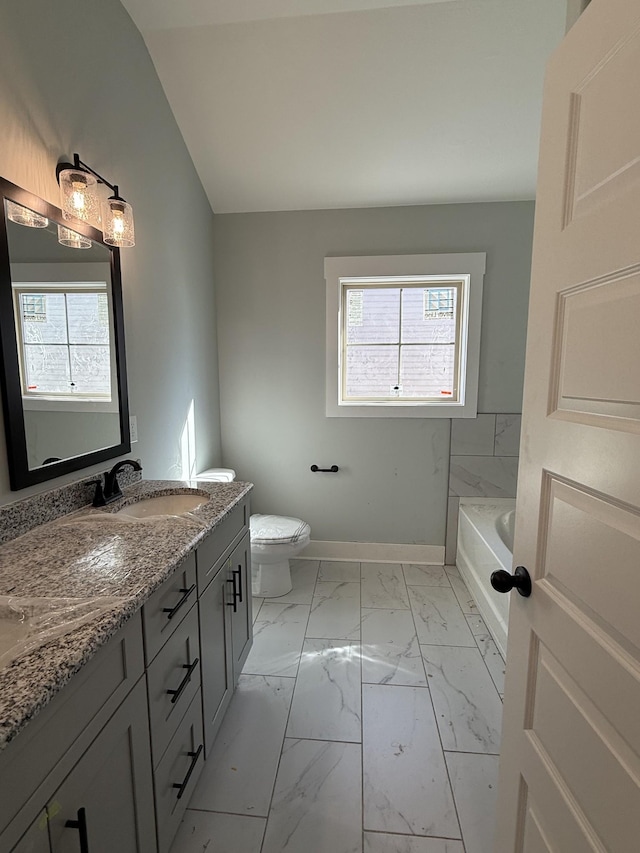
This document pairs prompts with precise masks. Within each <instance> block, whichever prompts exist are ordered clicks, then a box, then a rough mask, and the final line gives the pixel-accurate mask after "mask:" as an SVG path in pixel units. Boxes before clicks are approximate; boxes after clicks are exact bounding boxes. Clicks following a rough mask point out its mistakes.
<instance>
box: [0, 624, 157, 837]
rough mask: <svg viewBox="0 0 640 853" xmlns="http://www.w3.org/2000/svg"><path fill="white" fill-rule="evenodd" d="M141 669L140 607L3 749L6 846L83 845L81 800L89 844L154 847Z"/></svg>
mask: <svg viewBox="0 0 640 853" xmlns="http://www.w3.org/2000/svg"><path fill="white" fill-rule="evenodd" d="M143 672H144V661H143V654H142V625H141V619H140V614H136V615H135V616H134V617H132V618H131V619H130V620H129V621H128V622H127V623H126V625H125V626H124V627H123V628H122V629H121V630H120V631H119V632H118V633H117V634H116V636H114V637H113V638H112V640H111V641H110V642H109V643H108V644H107V645H106V646H104V647H103V648H102V649H101V650H100V651H99V652H98V653H97V654H96V656H95V657H94V658H93V659H92V660H91V661H89V662H88V663H87V664H86V665H85V666H84V667H83V668H82V670H80V672H79V673H78V674H77V675H76V676H74V678H73V679H72V681H71V682H70V683H69V684H68V685H67V686H66V687H65V688H64V689H63V690H61V691H60V692H59V693H58V694H57V695H56V696H55V697H54V699H53V700H52V701H51V702H50V704H49V705H47V707H46V708H44V709H43V710H42V712H41V713H40V714H38V716H37V717H36V718H35V719H34V720H33V721H32V722H31V723H30V724H29V726H28V727H27V728H26V729H25V731H24V732H21V733H20V735H19V736H18V737H17V738H15V739H14V740H13V741H12V742H11V743H10V744H8V746H7V747H6V749H5V750H4V751H3V752H2V753H0V790H2V798H0V827H1V831H0V850H1V851H2V853H4V851H18V853H67V851H70V852H71V851H73V853H78V851H79V850H80V849H81V848H80V842H79V832H78V830H77V829H75V828H73V827H67V826H66V822H67V820H77V819H78V812H79V810H80V809H84V810H85V812H84V814H85V816H86V817H87V821H88V833H89V834H90V835H89V837H90V838H91V839H93V840H92V844H91V845H90V846H89V849H90V850H91V853H95V851H100V850H104V851H107V850H109V851H113V850H117V851H118V853H150V851H155V849H156V840H155V827H154V820H153V783H152V777H151V754H150V749H149V720H148V710H147V698H146V684H145V679H144V676H143ZM105 827H112V828H111V829H110V830H109V832H110V834H111V836H114V834H115V837H116V842H115V843H113V844H111V843H106V842H104V843H103V841H101V840H100V838H101V837H102V836H103V835H104V833H105V832H106V831H107V830H106V829H105ZM113 827H115V828H116V829H113ZM105 839H109V834H107V835H106V836H105ZM101 845H102V846H101Z"/></svg>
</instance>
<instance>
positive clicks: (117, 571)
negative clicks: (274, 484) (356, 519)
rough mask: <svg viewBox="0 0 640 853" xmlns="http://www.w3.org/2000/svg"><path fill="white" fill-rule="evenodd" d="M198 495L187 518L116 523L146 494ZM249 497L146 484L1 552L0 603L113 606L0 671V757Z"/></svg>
mask: <svg viewBox="0 0 640 853" xmlns="http://www.w3.org/2000/svg"><path fill="white" fill-rule="evenodd" d="M192 488H197V489H199V490H201V491H202V492H205V493H206V494H207V495H209V496H210V497H209V500H208V501H207V502H206V503H203V504H202V505H201V506H200V507H198V508H197V509H195V510H194V511H193V512H190V513H188V514H186V515H184V516H171V517H166V518H164V517H163V518H153V519H151V518H149V519H141V520H131V521H128V520H122V519H116V518H114V517H113V513H115V512H117V511H118V510H119V509H122V508H123V507H125V506H126V505H127V504H130V503H134V502H136V501H137V500H140V499H141V498H143V497H148V496H150V495H159V494H167V493H172V492H176V491H180V490H181V489H183V490H190V489H192ZM251 489H252V485H251V484H250V483H237V482H232V483H206V482H202V481H190V482H176V481H168V480H142V481H141V482H139V483H137V484H135V485H133V486H131V487H130V488H128V489H125V492H124V497H123V498H122V499H121V500H119V501H117V502H114V503H113V504H111V505H109V506H108V507H106V508H105V509H102V510H90V508H89V507H87V508H86V510H81V511H79V512H75V513H72V514H70V515H68V516H65V517H63V518H60V519H58V520H56V521H53V522H51V523H49V524H44V525H42V526H40V527H36V528H34V529H33V530H31V531H30V532H28V533H26V534H24V535H23V536H20V537H19V538H17V539H13V540H12V541H10V542H7V543H6V544H4V545H1V546H0V596H6V595H11V596H15V597H50V596H54V597H65V598H66V597H69V598H78V599H82V598H93V597H98V596H112V597H114V598H115V599H117V600H116V603H115V604H114V605H113V606H111V605H109V606H108V608H107V609H105V610H104V612H103V613H101V615H100V616H99V618H97V619H95V620H93V621H91V622H89V623H87V624H86V625H83V626H81V627H79V628H76V629H75V630H72V631H71V632H70V633H68V634H65V635H64V636H62V637H60V638H59V639H56V640H51V641H49V642H47V643H45V644H44V645H41V646H40V647H38V648H36V649H34V650H32V651H28V652H26V653H25V654H24V655H23V656H21V657H20V658H18V659H17V660H15V661H14V662H13V663H12V664H10V665H9V666H6V667H4V668H3V669H0V749H3V748H4V747H5V746H6V744H7V743H8V742H9V741H10V740H11V739H12V738H13V737H15V735H16V734H17V733H18V732H19V731H20V730H21V729H22V728H23V727H24V726H25V725H26V724H27V723H28V721H29V720H30V719H32V718H33V717H34V716H35V715H36V714H37V713H38V711H39V710H40V709H41V708H43V707H44V706H45V705H46V704H47V703H48V702H49V701H50V699H51V698H52V697H53V696H54V695H55V694H56V693H57V692H58V691H59V690H60V689H61V688H62V687H63V686H64V685H65V684H66V683H67V682H68V681H69V679H70V678H71V676H72V675H74V673H76V672H77V671H78V670H79V669H80V668H81V667H82V666H83V664H85V663H86V662H87V661H88V660H89V659H90V658H91V657H92V656H93V655H94V654H95V652H96V651H97V650H98V649H99V648H100V647H101V646H103V645H104V644H105V643H106V642H107V641H108V640H109V639H110V638H111V637H112V636H113V635H114V634H115V633H116V631H117V630H118V629H119V628H120V627H121V626H122V625H123V624H124V623H125V622H126V621H127V619H129V618H130V617H131V616H132V615H133V614H134V613H135V612H136V611H137V610H139V609H140V607H142V605H143V604H144V602H145V601H146V600H147V599H148V598H149V596H150V595H151V594H152V593H153V592H154V591H155V590H156V589H157V588H158V587H159V586H160V585H161V584H162V583H163V581H165V580H166V578H167V577H169V575H171V574H172V572H173V571H175V569H176V568H177V567H178V566H179V565H180V563H182V562H183V560H184V559H185V558H186V557H187V555H188V554H189V553H190V552H191V551H192V550H193V549H194V548H196V547H197V545H198V543H199V542H200V541H201V540H202V539H204V538H205V537H206V536H207V535H208V534H209V533H210V532H211V531H212V530H213V529H214V528H215V527H216V526H217V525H218V524H219V523H220V522H221V521H222V520H223V519H224V518H225V516H226V515H227V514H228V513H229V512H230V511H231V510H232V509H233V507H234V506H236V505H237V504H238V503H239V502H240V501H241V500H242V499H243V498H244V497H245V496H246V495H247V494H248V493H249V492H250V491H251Z"/></svg>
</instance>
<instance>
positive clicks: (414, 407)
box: [325, 254, 485, 417]
mask: <svg viewBox="0 0 640 853" xmlns="http://www.w3.org/2000/svg"><path fill="white" fill-rule="evenodd" d="M484 268H485V255H484V254H473V255H469V254H460V255H397V256H380V257H356V258H326V259H325V277H326V280H327V401H326V411H327V415H328V416H330V417H336V416H337V417H475V415H476V408H477V385H478V357H479V343H480V311H481V305H482V278H483V273H484Z"/></svg>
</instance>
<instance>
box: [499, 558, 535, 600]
mask: <svg viewBox="0 0 640 853" xmlns="http://www.w3.org/2000/svg"><path fill="white" fill-rule="evenodd" d="M491 586H492V587H493V588H494V589H495V590H497V592H511V590H512V589H517V590H518V592H519V593H520V595H523V596H524V597H525V598H529V596H530V595H531V577H530V575H529V572H528V571H527V570H526V569H525V567H524V566H518V567H517V569H516V570H515V572H514V573H513V574H512V575H510V574H509V572H505V570H504V569H500V570H499V571H497V572H494V573H493V574H492V575H491Z"/></svg>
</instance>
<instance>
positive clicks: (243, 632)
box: [229, 533, 253, 687]
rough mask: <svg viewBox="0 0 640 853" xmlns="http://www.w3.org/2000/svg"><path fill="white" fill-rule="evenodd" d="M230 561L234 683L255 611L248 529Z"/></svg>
mask: <svg viewBox="0 0 640 853" xmlns="http://www.w3.org/2000/svg"><path fill="white" fill-rule="evenodd" d="M229 561H230V569H231V575H232V579H233V583H235V586H232V593H233V594H234V596H235V599H236V602H235V607H234V606H233V604H231V606H230V607H229V613H230V614H231V657H232V662H231V663H232V668H233V686H234V687H235V685H236V684H237V683H238V678H239V676H240V673H241V672H242V667H243V666H244V663H245V661H246V659H247V656H248V654H249V652H250V651H251V643H252V641H253V614H252V607H251V604H252V599H251V538H250V535H249V533H247V534H246V535H245V536H244V537H243V538H242V541H241V542H240V543H239V544H238V545H237V546H236V547H235V548H234V550H233V553H232V555H231V557H230V558H229Z"/></svg>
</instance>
